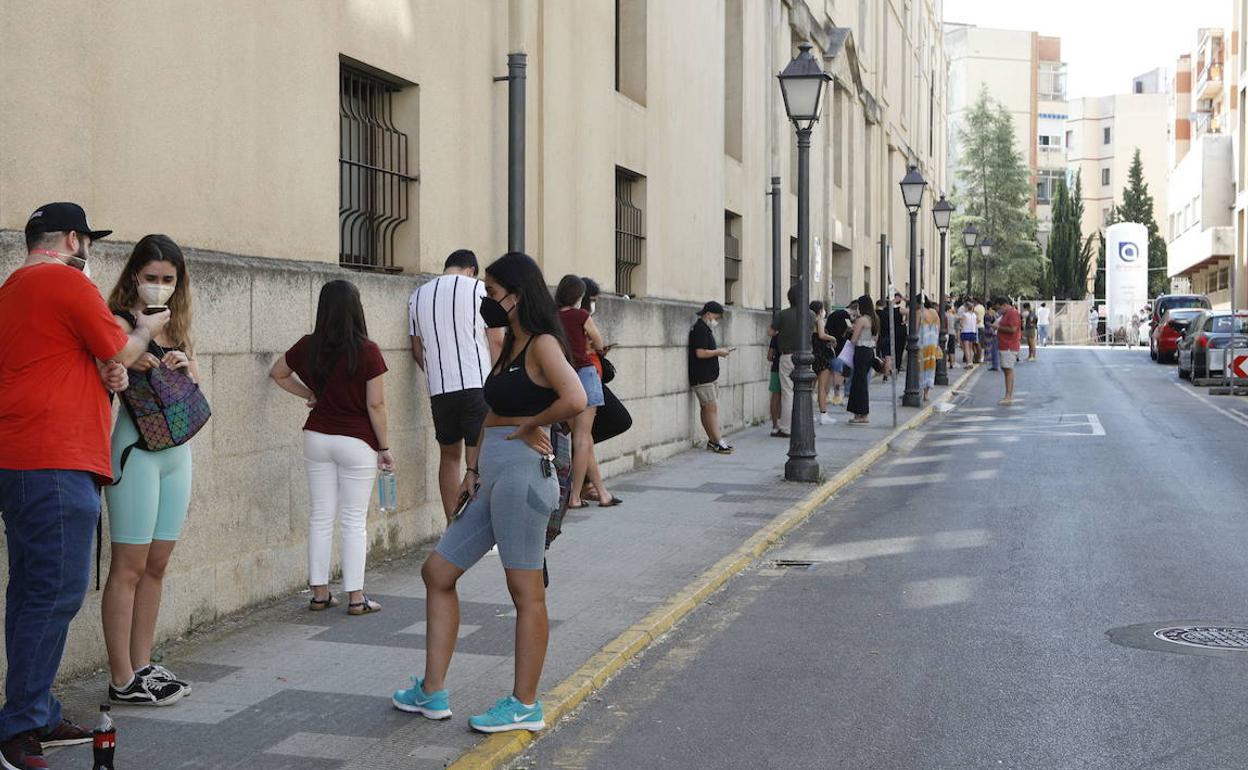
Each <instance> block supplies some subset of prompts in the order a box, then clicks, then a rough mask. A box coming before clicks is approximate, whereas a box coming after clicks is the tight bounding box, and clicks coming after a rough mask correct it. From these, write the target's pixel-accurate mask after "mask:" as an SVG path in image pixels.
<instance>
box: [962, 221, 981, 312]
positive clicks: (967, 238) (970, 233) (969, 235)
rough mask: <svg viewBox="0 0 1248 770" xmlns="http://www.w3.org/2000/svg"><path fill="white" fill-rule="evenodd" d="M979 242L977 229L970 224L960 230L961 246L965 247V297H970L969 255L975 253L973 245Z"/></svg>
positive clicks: (970, 260) (970, 262) (970, 263)
mask: <svg viewBox="0 0 1248 770" xmlns="http://www.w3.org/2000/svg"><path fill="white" fill-rule="evenodd" d="M978 242H979V228H978V227H976V226H975V223H974V222H972V223H970V224H968V225H967V226H966V227H964V228H962V244H963V245H964V246H966V296H968V297H969V296H971V273H972V271H971V266H972V264H973V262H972V259H971V255H972V253H973V252H974V251H975V244H976V243H978Z"/></svg>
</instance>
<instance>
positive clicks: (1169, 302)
mask: <svg viewBox="0 0 1248 770" xmlns="http://www.w3.org/2000/svg"><path fill="white" fill-rule="evenodd" d="M1185 307H1195V308H1204V309H1206V310H1208V309H1209V308H1210V307H1212V306H1211V305H1210V304H1209V297H1208V296H1206V295H1204V294H1162V295H1161V296H1160V297H1158V298H1157V299H1156V300H1154V301H1153V313H1152V317H1151V318H1149V319H1148V336H1149V339H1150V340H1152V339H1156V338H1157V329H1158V328H1159V327H1160V326H1161V321H1162V319H1163V318H1165V316H1166V313H1167V312H1169V311H1171V310H1176V309H1178V308H1185ZM1148 354H1149V356H1151V357H1152V359H1153V360H1154V361H1157V360H1158V358H1157V348H1156V346H1155V345H1153V344H1152V343H1151V342H1150V343H1149V346H1148Z"/></svg>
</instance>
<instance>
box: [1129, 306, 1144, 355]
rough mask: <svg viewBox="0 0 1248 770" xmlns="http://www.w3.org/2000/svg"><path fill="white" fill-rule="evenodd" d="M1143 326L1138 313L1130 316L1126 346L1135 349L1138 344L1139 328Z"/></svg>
mask: <svg viewBox="0 0 1248 770" xmlns="http://www.w3.org/2000/svg"><path fill="white" fill-rule="evenodd" d="M1143 325H1144V321H1143V320H1142V319H1141V318H1140V314H1139V313H1132V314H1131V325H1130V326H1129V327H1128V328H1127V344H1129V345H1130V346H1131V347H1135V346H1137V345H1139V344H1140V327H1141V326H1143Z"/></svg>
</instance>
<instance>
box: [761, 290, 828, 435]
mask: <svg viewBox="0 0 1248 770" xmlns="http://www.w3.org/2000/svg"><path fill="white" fill-rule="evenodd" d="M788 299H789V306H788V307H786V308H785V309H784V310H781V311H780V312H779V313H777V314H776V317H775V319H773V320H772V322H771V328H769V329H768V330H767V334H768V335H769V336H772V337H779V338H780V430H778V431H773V432H772V434H771V435H773V436H776V437H779V438H787V437H788V436H789V429H790V427H791V426H792V424H793V354H794V353H795V352H797V347H798V342H799V341H800V339H801V334H800V333H799V331H798V322H799V321H800V320H801V317H800V316H799V315H798V312H799V309H798V307H797V301H798V299H799V297H798V287H797V286H790V287H789V294H788ZM800 312H804V313H807V314H808V315H809V316H810V327H809V328H811V329H813V328H815V324H816V323H817V319H816V318H815V314H814V313H811V312H810V308H801V310H800Z"/></svg>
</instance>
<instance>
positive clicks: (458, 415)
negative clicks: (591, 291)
mask: <svg viewBox="0 0 1248 770" xmlns="http://www.w3.org/2000/svg"><path fill="white" fill-rule="evenodd" d="M429 403H430V405H431V406H432V407H433V435H434V438H436V439H437V440H438V443H439V444H441V445H443V446H446V445H448V444H456V443H459V442H460V441H463V442H464V445H465V446H476V445H477V441H478V440H479V439H480V438H481V424H482V423H484V422H485V413H486V411H487V410H488V408H487V407H486V405H485V396H484V395H483V392H482V390H481V388H470V389H469V390H456V391H453V392H451V393H443V394H441V395H438V396H434V397H433V398H431V399H429Z"/></svg>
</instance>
